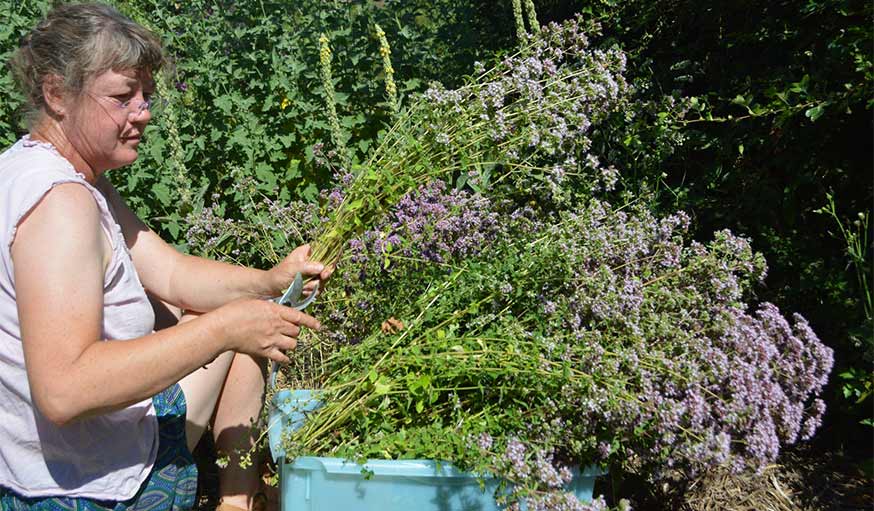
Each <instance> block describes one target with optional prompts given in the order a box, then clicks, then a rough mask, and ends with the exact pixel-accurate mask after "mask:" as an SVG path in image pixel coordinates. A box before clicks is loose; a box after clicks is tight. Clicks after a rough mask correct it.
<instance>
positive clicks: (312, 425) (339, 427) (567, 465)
mask: <svg viewBox="0 0 874 511" xmlns="http://www.w3.org/2000/svg"><path fill="white" fill-rule="evenodd" d="M594 29H596V27H594V26H592V25H585V24H584V23H583V22H582V21H580V20H579V19H577V20H572V21H570V22H567V23H565V24H563V25H553V26H550V27H544V30H542V31H541V32H540V33H539V34H538V35H537V36H536V37H533V38H532V40H531V41H530V44H528V45H527V46H526V47H525V49H524V50H523V51H521V52H520V53H519V54H518V55H514V56H511V57H508V58H507V59H505V60H503V61H502V62H500V63H499V64H498V65H497V66H496V67H495V68H493V69H491V70H489V71H485V70H483V69H481V70H479V71H478V73H477V76H476V77H474V79H473V80H472V81H471V83H469V84H468V85H467V86H465V87H463V88H461V89H459V90H445V89H442V88H440V87H439V86H435V87H432V88H431V89H430V90H429V91H428V92H427V93H425V95H424V96H423V97H421V98H419V100H418V101H417V102H415V103H414V104H413V105H412V106H410V107H409V108H408V109H407V110H406V111H405V112H404V113H403V114H402V115H401V116H400V117H399V120H398V122H397V123H396V124H395V125H394V127H393V128H392V129H391V130H390V131H389V132H388V133H386V135H385V136H384V137H383V139H382V142H381V145H380V146H378V148H377V150H376V151H375V153H374V154H373V157H372V158H371V159H370V161H368V162H366V163H365V164H362V165H353V166H352V168H351V169H347V168H343V167H341V168H339V170H338V173H337V174H338V176H337V186H336V187H335V188H334V189H332V190H328V191H326V192H325V193H324V204H325V209H324V210H323V213H321V215H320V216H321V226H320V227H319V228H318V229H320V231H319V232H320V234H319V235H318V237H317V238H316V240H317V243H316V246H315V253H314V255H313V257H314V258H316V259H320V260H323V261H339V264H338V268H337V271H336V273H335V276H334V279H333V281H332V282H331V285H330V286H328V288H327V289H326V290H325V293H324V294H323V295H322V296H321V297H320V299H319V301H318V302H317V305H316V310H315V312H314V314H315V315H317V316H318V317H320V318H321V319H322V320H323V325H325V327H326V328H325V329H324V330H323V331H321V332H310V333H308V334H307V335H306V336H304V337H302V338H301V341H300V343H299V347H298V353H297V354H296V356H295V357H294V358H293V363H292V364H290V365H289V366H288V367H287V368H286V370H285V371H284V374H283V375H282V376H283V379H282V380H281V383H280V385H281V386H286V387H290V388H294V389H300V388H310V389H313V388H315V389H319V392H320V394H319V395H320V396H321V400H322V402H323V405H322V406H321V407H320V408H318V409H317V410H316V411H315V412H313V413H311V414H309V416H308V418H307V420H306V421H305V422H304V425H303V427H302V428H301V429H299V430H297V431H295V432H291V431H287V432H285V434H284V438H283V444H284V445H283V448H284V449H285V452H286V453H287V457H288V458H293V457H295V456H302V455H317V456H337V457H344V458H349V459H354V460H358V461H363V460H365V459H372V458H379V459H409V458H426V459H435V460H446V461H450V462H452V463H453V464H455V465H456V466H458V467H460V468H461V469H463V470H469V471H472V472H474V473H480V474H493V475H496V476H499V477H501V478H503V479H505V480H506V481H509V482H511V483H513V484H512V485H511V486H509V487H508V488H507V489H506V492H505V493H503V494H502V496H501V499H503V500H505V501H506V502H508V503H511V504H512V503H514V502H518V501H519V499H521V498H524V499H525V500H526V501H527V502H528V506H529V509H586V507H584V504H582V503H579V502H576V500H575V498H574V497H573V495H571V494H568V493H567V492H565V491H563V490H562V487H563V486H564V485H565V483H567V482H568V481H569V480H570V478H571V477H572V468H573V467H576V466H581V465H589V464H593V463H595V464H603V465H610V466H614V467H621V468H623V469H625V470H630V471H633V472H637V473H645V474H649V476H650V477H651V478H653V479H658V478H660V477H662V476H663V475H664V474H666V473H667V472H668V471H676V470H681V471H684V472H686V473H688V474H694V473H697V472H701V471H704V470H707V469H709V468H712V467H716V466H719V467H729V468H730V469H732V470H735V471H742V470H761V469H762V468H763V467H765V466H766V465H767V464H769V463H771V462H773V461H774V460H775V458H776V456H777V454H778V452H779V449H780V447H781V446H783V445H787V444H792V443H794V442H796V441H797V440H798V439H805V438H808V437H810V436H811V435H812V434H813V432H814V431H815V430H816V428H817V427H818V425H819V422H820V420H821V417H822V414H823V412H824V404H823V402H822V401H821V400H820V399H819V397H818V396H819V394H820V393H821V391H822V388H823V386H824V385H825V383H826V381H827V377H828V374H829V372H830V370H831V366H832V351H831V350H830V349H829V348H827V347H825V346H824V345H823V344H822V343H821V342H820V340H819V339H818V338H817V336H816V335H815V334H814V332H813V331H812V330H811V329H810V327H809V326H808V324H807V322H806V321H805V320H804V318H802V317H800V316H798V315H793V317H792V320H791V321H788V320H787V319H786V318H785V317H784V316H783V315H782V314H781V312H780V311H779V310H778V309H777V307H775V306H774V305H772V304H768V303H764V304H759V305H757V306H751V303H750V302H751V299H752V298H753V291H754V289H755V287H756V286H757V285H759V284H761V282H762V279H763V278H764V276H765V271H766V270H765V262H764V260H763V258H762V257H761V256H760V255H758V254H756V253H754V252H753V250H752V249H751V247H750V245H749V243H748V242H747V240H745V239H744V238H742V237H738V236H735V235H733V234H732V233H731V232H728V231H721V232H717V233H714V235H713V238H712V240H710V241H708V242H707V243H699V242H696V241H692V240H689V239H688V236H687V228H688V225H689V218H688V216H687V215H685V214H684V213H682V212H678V213H675V214H673V215H670V216H666V217H663V218H659V217H657V216H656V215H654V214H653V213H652V212H651V211H650V209H649V208H648V207H647V205H646V204H647V201H646V200H644V198H640V197H638V198H634V197H631V196H630V195H627V194H626V195H621V194H618V193H609V194H608V193H607V192H610V191H611V190H612V189H613V188H614V186H615V185H616V184H617V180H618V179H619V178H620V175H619V171H618V170H617V169H615V168H614V167H612V166H610V165H608V164H605V163H603V162H604V161H607V160H608V158H607V157H606V155H602V154H598V151H597V144H594V143H593V140H594V139H595V138H596V137H597V131H598V127H599V123H601V122H605V120H606V119H613V120H614V121H615V119H616V118H617V116H618V117H619V118H621V117H622V116H623V115H625V111H626V108H628V102H629V96H630V94H631V93H632V91H631V90H630V87H629V86H628V84H627V82H626V81H625V79H624V78H623V72H624V63H625V59H624V55H623V54H622V52H621V51H619V50H616V49H609V50H600V49H595V48H592V47H590V45H589V40H588V36H587V34H588V33H590V32H591V31H592V30H594ZM628 112H632V110H630V109H629V110H628ZM628 115H631V114H630V113H629V114H628ZM606 197H611V199H610V200H609V201H608V200H606ZM611 203H612V204H611ZM311 220H312V219H310V220H308V222H310V224H309V225H310V227H312V225H313V223H312V222H311ZM310 232H312V231H310ZM599 505H600V504H599V503H598V501H596V503H595V504H593V506H595V507H597V506H599Z"/></svg>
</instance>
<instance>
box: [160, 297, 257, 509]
mask: <svg viewBox="0 0 874 511" xmlns="http://www.w3.org/2000/svg"><path fill="white" fill-rule="evenodd" d="M159 307H163V309H164V311H163V313H162V315H161V316H163V319H162V320H161V321H160V322H158V324H156V328H158V329H160V328H166V327H167V326H171V325H172V324H173V323H174V322H173V321H171V319H173V318H171V316H170V315H168V314H167V312H168V311H169V312H170V313H171V314H172V315H173V316H174V317H178V315H179V313H180V312H181V311H179V310H178V309H175V308H173V307H172V306H168V305H166V304H156V310H157V309H158V308H159ZM161 316H159V317H161ZM196 317H197V316H196V315H189V314H186V315H184V316H182V317H181V318H180V319H179V322H185V321H192V320H194V319H195V318H196ZM265 368H266V362H261V363H259V362H258V361H256V360H255V359H253V358H252V357H250V356H249V355H243V354H239V353H233V352H226V353H223V354H221V355H220V356H219V357H217V358H216V359H215V360H213V361H212V362H210V363H209V364H207V365H206V366H205V367H203V368H201V369H198V370H196V371H194V372H193V373H191V374H189V375H188V376H186V377H185V378H183V379H182V380H181V381H180V382H179V385H180V386H181V387H182V392H183V393H184V395H185V401H186V405H187V414H186V424H185V435H186V440H187V444H188V449H189V450H190V451H192V452H193V451H194V448H195V447H196V446H197V443H198V442H199V441H200V438H201V436H202V435H203V432H204V431H205V430H206V428H207V425H209V424H212V431H213V438H214V440H215V446H216V449H217V450H218V451H219V453H221V454H225V455H228V456H229V457H230V459H229V461H228V463H227V465H226V466H225V467H223V468H222V467H220V468H219V496H220V498H221V501H222V502H223V503H225V504H229V505H232V506H236V507H240V508H243V509H251V508H252V504H253V502H252V497H253V496H254V495H255V494H256V493H257V492H258V490H259V487H260V483H261V481H260V474H259V471H258V469H259V465H258V461H259V460H258V459H257V456H254V457H253V459H252V462H253V463H252V464H251V465H249V466H247V467H246V468H243V467H241V466H240V456H239V453H240V452H242V453H247V452H248V451H249V450H250V449H251V447H252V445H253V440H252V435H251V426H252V423H253V422H254V421H255V420H257V419H258V417H259V414H260V413H261V406H262V403H263V402H264V381H265V380H264V378H265V370H266V369H265Z"/></svg>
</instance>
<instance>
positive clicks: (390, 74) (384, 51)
mask: <svg viewBox="0 0 874 511" xmlns="http://www.w3.org/2000/svg"><path fill="white" fill-rule="evenodd" d="M373 27H374V31H375V32H376V38H377V39H378V40H379V54H380V55H381V56H382V68H383V72H384V73H385V93H386V96H388V98H387V99H388V106H389V109H390V110H391V113H392V116H397V114H398V111H399V110H400V107H399V105H398V89H397V86H396V85H395V78H394V74H395V70H394V67H392V65H391V47H390V46H389V44H388V39H387V38H386V37H385V31H384V30H383V29H382V27H380V26H379V25H378V24H376V23H374V24H373Z"/></svg>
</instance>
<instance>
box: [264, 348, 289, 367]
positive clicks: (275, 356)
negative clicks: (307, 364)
mask: <svg viewBox="0 0 874 511" xmlns="http://www.w3.org/2000/svg"><path fill="white" fill-rule="evenodd" d="M267 358H269V359H270V360H275V361H277V362H279V363H280V364H287V363H289V362H291V359H290V358H288V357H287V356H286V355H285V353H283V352H282V350H280V349H278V348H273V349H272V350H271V351H270V352H269V353H267Z"/></svg>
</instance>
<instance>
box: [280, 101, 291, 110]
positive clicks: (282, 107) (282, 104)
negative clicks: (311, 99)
mask: <svg viewBox="0 0 874 511" xmlns="http://www.w3.org/2000/svg"><path fill="white" fill-rule="evenodd" d="M290 104H291V101H289V100H288V98H282V103H281V104H280V105H279V108H280V110H285V109H286V108H288V105H290Z"/></svg>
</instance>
